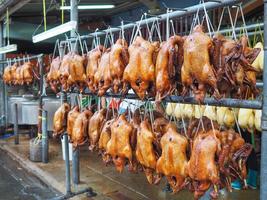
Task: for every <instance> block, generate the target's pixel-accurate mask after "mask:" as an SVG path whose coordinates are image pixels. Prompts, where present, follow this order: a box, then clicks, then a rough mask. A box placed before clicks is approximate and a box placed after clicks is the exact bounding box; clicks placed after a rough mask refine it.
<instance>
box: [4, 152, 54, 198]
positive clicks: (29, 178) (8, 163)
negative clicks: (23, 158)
mask: <svg viewBox="0 0 267 200" xmlns="http://www.w3.org/2000/svg"><path fill="white" fill-rule="evenodd" d="M0 158H1V159H0V194H1V196H0V199H5V200H19V199H27V200H35V199H37V200H42V199H50V198H52V197H54V196H57V195H59V193H58V192H56V191H55V190H54V189H52V188H49V187H48V186H47V185H44V184H43V183H42V182H41V181H40V180H39V179H38V178H37V177H35V176H34V175H32V174H30V173H27V172H26V171H25V170H24V169H23V168H22V167H21V166H20V165H19V163H17V162H16V161H14V160H12V158H11V157H9V156H8V155H6V153H4V152H3V151H1V150H0Z"/></svg>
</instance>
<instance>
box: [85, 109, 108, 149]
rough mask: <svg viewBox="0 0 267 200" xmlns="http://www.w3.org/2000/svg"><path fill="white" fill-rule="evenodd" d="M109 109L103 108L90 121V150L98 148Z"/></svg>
mask: <svg viewBox="0 0 267 200" xmlns="http://www.w3.org/2000/svg"><path fill="white" fill-rule="evenodd" d="M106 112H107V109H105V108H103V109H101V110H99V111H96V112H95V113H94V115H93V116H92V117H91V118H90V120H89V126H88V138H89V150H91V151H92V150H94V149H95V148H96V147H97V143H98V140H99V137H100V133H101V129H102V126H103V123H104V120H105V118H106Z"/></svg>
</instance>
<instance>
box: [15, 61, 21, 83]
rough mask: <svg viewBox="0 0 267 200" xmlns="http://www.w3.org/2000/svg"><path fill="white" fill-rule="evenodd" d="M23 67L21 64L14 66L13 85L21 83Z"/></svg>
mask: <svg viewBox="0 0 267 200" xmlns="http://www.w3.org/2000/svg"><path fill="white" fill-rule="evenodd" d="M22 70H23V68H22V65H20V66H18V67H17V68H16V74H15V81H14V85H23V71H22Z"/></svg>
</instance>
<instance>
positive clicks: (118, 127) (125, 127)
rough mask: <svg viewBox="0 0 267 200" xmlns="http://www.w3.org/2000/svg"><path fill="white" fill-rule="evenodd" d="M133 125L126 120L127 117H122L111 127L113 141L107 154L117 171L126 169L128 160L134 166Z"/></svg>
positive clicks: (110, 141)
mask: <svg viewBox="0 0 267 200" xmlns="http://www.w3.org/2000/svg"><path fill="white" fill-rule="evenodd" d="M132 132H133V125H132V124H131V123H129V122H128V121H127V120H126V117H125V115H124V114H123V115H120V116H119V117H118V118H117V119H116V120H115V122H114V123H113V124H112V125H111V139H110V140H109V142H108V144H107V153H108V154H109V155H111V157H112V159H113V162H114V164H115V167H116V169H117V171H119V172H120V173H121V172H122V171H123V169H124V165H125V161H126V159H128V161H129V165H132V158H133V152H132V147H131V144H130V141H131V136H132Z"/></svg>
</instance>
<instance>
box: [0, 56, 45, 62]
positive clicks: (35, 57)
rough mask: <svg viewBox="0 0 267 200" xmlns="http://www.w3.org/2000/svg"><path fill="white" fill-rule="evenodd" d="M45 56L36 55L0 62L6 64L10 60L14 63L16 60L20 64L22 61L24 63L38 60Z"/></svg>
mask: <svg viewBox="0 0 267 200" xmlns="http://www.w3.org/2000/svg"><path fill="white" fill-rule="evenodd" d="M42 56H43V54H38V55H34V56H29V57H25V58H14V59H5V60H0V64H6V63H7V61H8V60H11V61H12V62H13V60H15V59H16V62H20V61H24V60H28V59H29V60H34V59H38V58H41V57H42Z"/></svg>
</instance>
